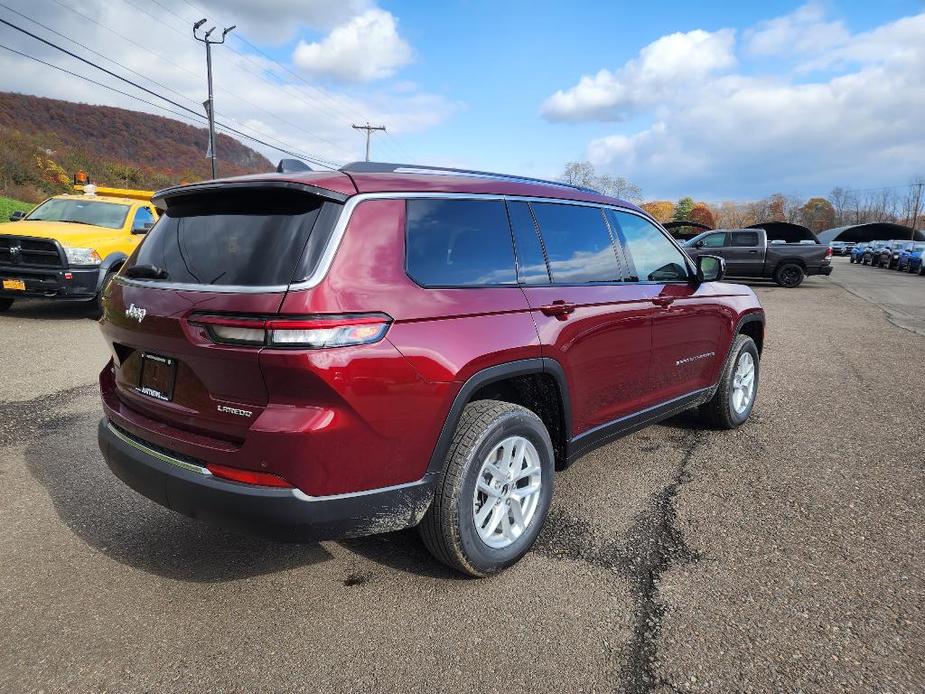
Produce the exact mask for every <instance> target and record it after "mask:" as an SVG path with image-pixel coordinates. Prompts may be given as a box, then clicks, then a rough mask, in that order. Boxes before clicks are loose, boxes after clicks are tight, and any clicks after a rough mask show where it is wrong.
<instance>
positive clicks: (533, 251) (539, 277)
mask: <svg viewBox="0 0 925 694" xmlns="http://www.w3.org/2000/svg"><path fill="white" fill-rule="evenodd" d="M507 209H508V214H510V217H511V227H512V228H513V229H514V248H515V250H516V251H517V281H518V282H520V283H521V284H549V273H548V271H547V269H546V257H545V256H544V255H543V248H542V246H540V239H539V236H537V233H536V225H535V224H534V223H533V215H532V214H531V213H530V207H529V205H527V203H525V202H510V203H508V208H507Z"/></svg>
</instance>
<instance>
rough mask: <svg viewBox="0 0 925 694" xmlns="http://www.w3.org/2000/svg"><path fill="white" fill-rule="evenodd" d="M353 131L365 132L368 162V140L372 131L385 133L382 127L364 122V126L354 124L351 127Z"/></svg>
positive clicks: (367, 158) (367, 159)
mask: <svg viewBox="0 0 925 694" xmlns="http://www.w3.org/2000/svg"><path fill="white" fill-rule="evenodd" d="M350 127H352V128H353V129H354V130H365V131H366V161H369V139H370V136H371V135H372V134H373V131H375V130H380V131H382V132H386V129H385V126H384V125H370V124H369V121H366V125H356V124H355V123H354V124H353V125H351V126H350Z"/></svg>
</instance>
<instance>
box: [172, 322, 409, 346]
mask: <svg viewBox="0 0 925 694" xmlns="http://www.w3.org/2000/svg"><path fill="white" fill-rule="evenodd" d="M190 323H191V324H193V325H199V326H202V327H203V328H205V329H206V331H207V332H208V333H209V336H210V337H211V338H212V340H213V341H214V342H220V343H223V344H232V345H253V346H255V347H280V348H289V349H323V348H328V347H347V346H350V345H365V344H371V343H373V342H378V341H379V340H381V339H382V338H383V337H384V336H385V333H386V332H387V331H388V329H389V326H390V325H391V324H392V319H391V318H390V317H389V316H387V315H385V314H384V313H365V314H347V315H321V316H299V317H294V316H291V317H284V318H251V317H247V316H225V315H204V314H198V315H193V316H191V317H190Z"/></svg>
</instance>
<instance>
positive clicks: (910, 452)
mask: <svg viewBox="0 0 925 694" xmlns="http://www.w3.org/2000/svg"><path fill="white" fill-rule="evenodd" d="M835 264H836V270H835V274H834V275H833V277H832V279H831V280H829V279H824V278H812V279H809V280H807V281H806V283H805V284H804V285H803V286H802V287H800V288H799V289H795V290H786V289H780V288H778V287H775V286H772V285H770V284H756V285H755V290H756V292H757V293H758V295H759V297H760V298H761V300H762V302H763V303H764V305H765V308H766V309H767V312H768V334H767V340H766V345H765V355H764V361H763V372H762V383H761V387H760V389H759V396H758V401H757V405H756V409H755V413H754V415H753V420H752V421H751V422H750V423H749V424H748V425H746V426H744V427H743V428H741V429H738V430H735V431H732V432H723V433H719V432H703V431H700V430H699V429H697V428H695V427H694V425H693V423H692V422H691V420H690V419H689V418H683V417H682V418H679V419H676V420H672V421H670V422H668V423H666V424H664V425H660V426H656V427H653V428H650V429H647V430H644V431H642V432H639V433H637V434H634V435H632V436H630V437H627V438H625V439H622V440H620V441H617V442H615V443H613V444H611V445H609V446H607V447H605V448H602V449H600V450H598V451H596V452H595V453H593V454H591V455H589V456H588V457H586V458H584V459H582V460H580V461H579V462H578V463H576V464H575V465H574V466H573V467H572V468H570V469H569V470H568V471H567V472H565V473H562V474H560V475H559V476H558V478H557V480H556V484H557V489H556V497H555V499H554V502H553V512H552V515H551V517H550V521H549V523H548V527H547V528H546V530H545V531H544V533H543V535H542V536H541V541H540V543H539V547H538V548H537V549H536V550H535V551H533V552H532V553H530V554H529V555H528V556H527V557H526V558H525V559H524V560H523V561H522V562H521V563H519V564H518V565H516V566H514V567H512V568H511V569H510V570H508V571H507V572H506V573H504V574H502V575H500V576H497V577H495V578H492V579H487V580H482V581H474V580H466V579H462V578H460V577H459V576H457V575H455V574H453V573H451V572H450V571H449V570H447V569H444V568H443V567H442V566H440V565H438V564H436V563H435V562H434V561H433V560H432V559H431V558H430V557H429V555H428V554H427V553H426V551H425V550H424V549H423V547H422V546H421V545H420V544H419V543H418V541H417V538H416V536H415V534H414V533H413V532H406V533H397V534H393V535H390V536H384V537H373V538H366V539H362V540H352V541H347V542H340V543H336V542H326V543H320V544H302V545H298V544H274V543H268V542H264V541H261V540H255V539H251V538H248V537H244V536H241V535H237V534H233V533H228V532H223V531H220V530H216V529H212V528H209V527H205V526H202V525H200V524H197V523H196V522H194V521H190V520H187V519H185V518H183V517H180V516H177V515H174V514H172V513H171V512H169V511H167V510H165V509H163V508H161V507H159V506H156V505H155V504H153V503H151V502H149V501H147V500H146V499H144V498H141V497H139V496H137V495H136V494H134V493H133V492H131V491H130V490H129V489H128V488H126V487H125V486H124V485H122V484H121V483H120V482H119V481H118V480H116V479H115V478H114V477H113V476H112V475H111V474H110V473H109V471H108V470H107V469H106V467H105V466H104V465H103V463H102V461H101V458H100V455H99V452H98V450H97V448H96V443H95V435H96V428H95V426H96V422H97V420H98V418H99V416H100V414H99V413H100V408H99V404H98V401H97V396H96V390H95V386H94V381H95V378H96V373H97V372H98V371H99V370H100V368H101V367H102V365H103V364H104V363H105V360H106V358H107V350H106V347H105V345H104V344H103V341H102V339H101V337H100V335H99V332H98V330H97V328H96V325H95V324H94V322H93V321H92V320H91V319H89V318H87V317H86V313H85V312H84V311H82V310H81V308H80V307H79V306H66V307H61V306H52V305H43V304H38V303H24V304H23V305H22V306H16V307H15V308H14V309H13V310H12V311H11V312H10V313H8V314H6V315H4V316H2V317H0V335H2V337H0V361H2V364H3V371H4V373H3V375H2V378H0V392H2V402H0V480H2V481H3V485H2V486H0V522H2V524H3V528H4V531H3V533H0V556H3V558H4V559H3V562H2V563H0V624H2V627H0V650H2V652H3V653H4V654H5V658H4V663H3V665H2V666H0V690H3V691H31V690H45V691H54V690H63V689H77V690H113V689H114V690H126V689H128V690H138V689H147V690H191V689H200V690H202V689H205V690H255V689H270V690H295V689H319V690H320V689H334V690H354V691H380V690H386V689H388V690H394V691H401V690H413V691H434V690H449V689H451V688H460V687H466V688H471V689H472V690H475V691H480V690H489V691H495V690H509V689H527V690H545V689H549V690H553V689H556V690H559V691H574V690H582V691H588V690H598V691H604V690H607V691H613V690H626V691H635V692H641V691H671V690H681V691H688V690H690V691H718V690H729V689H740V690H753V691H776V690H782V689H786V690H791V691H792V690H799V689H802V690H806V691H841V690H852V691H856V690H885V691H894V692H899V691H919V690H921V689H922V688H923V687H925V666H923V665H922V657H921V654H922V653H923V652H925V600H923V597H922V596H923V591H925V576H923V571H925V569H923V567H925V556H923V549H922V537H925V518H923V513H922V503H923V496H925V484H923V482H925V466H923V462H925V461H923V456H925V454H923V443H922V440H921V426H920V422H921V418H922V412H923V411H925V369H922V368H921V357H920V355H921V354H922V351H923V348H925V337H923V336H922V335H920V334H916V333H915V332H913V330H914V329H916V328H917V327H918V326H919V325H920V324H919V323H916V322H915V321H916V320H918V319H922V318H925V278H921V277H912V276H908V275H900V274H899V273H896V272H891V271H886V270H875V269H871V268H867V267H857V266H852V265H849V264H848V262H847V260H845V259H841V258H838V259H836V260H835ZM872 302H873V303H872ZM878 304H879V305H878ZM880 305H882V306H883V307H884V309H886V311H889V313H885V311H884V310H883V309H881V308H880ZM898 314H902V315H899V317H898V318H897V316H898ZM903 321H905V323H907V325H905V326H904V327H901V326H903ZM906 328H909V329H906ZM923 332H925V331H923Z"/></svg>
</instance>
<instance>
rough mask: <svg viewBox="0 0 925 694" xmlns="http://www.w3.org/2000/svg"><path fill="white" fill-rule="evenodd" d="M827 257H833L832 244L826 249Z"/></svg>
mask: <svg viewBox="0 0 925 694" xmlns="http://www.w3.org/2000/svg"><path fill="white" fill-rule="evenodd" d="M825 257H826V258H831V257H832V247H831V246H829V247H828V248H827V249H826V250H825Z"/></svg>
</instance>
